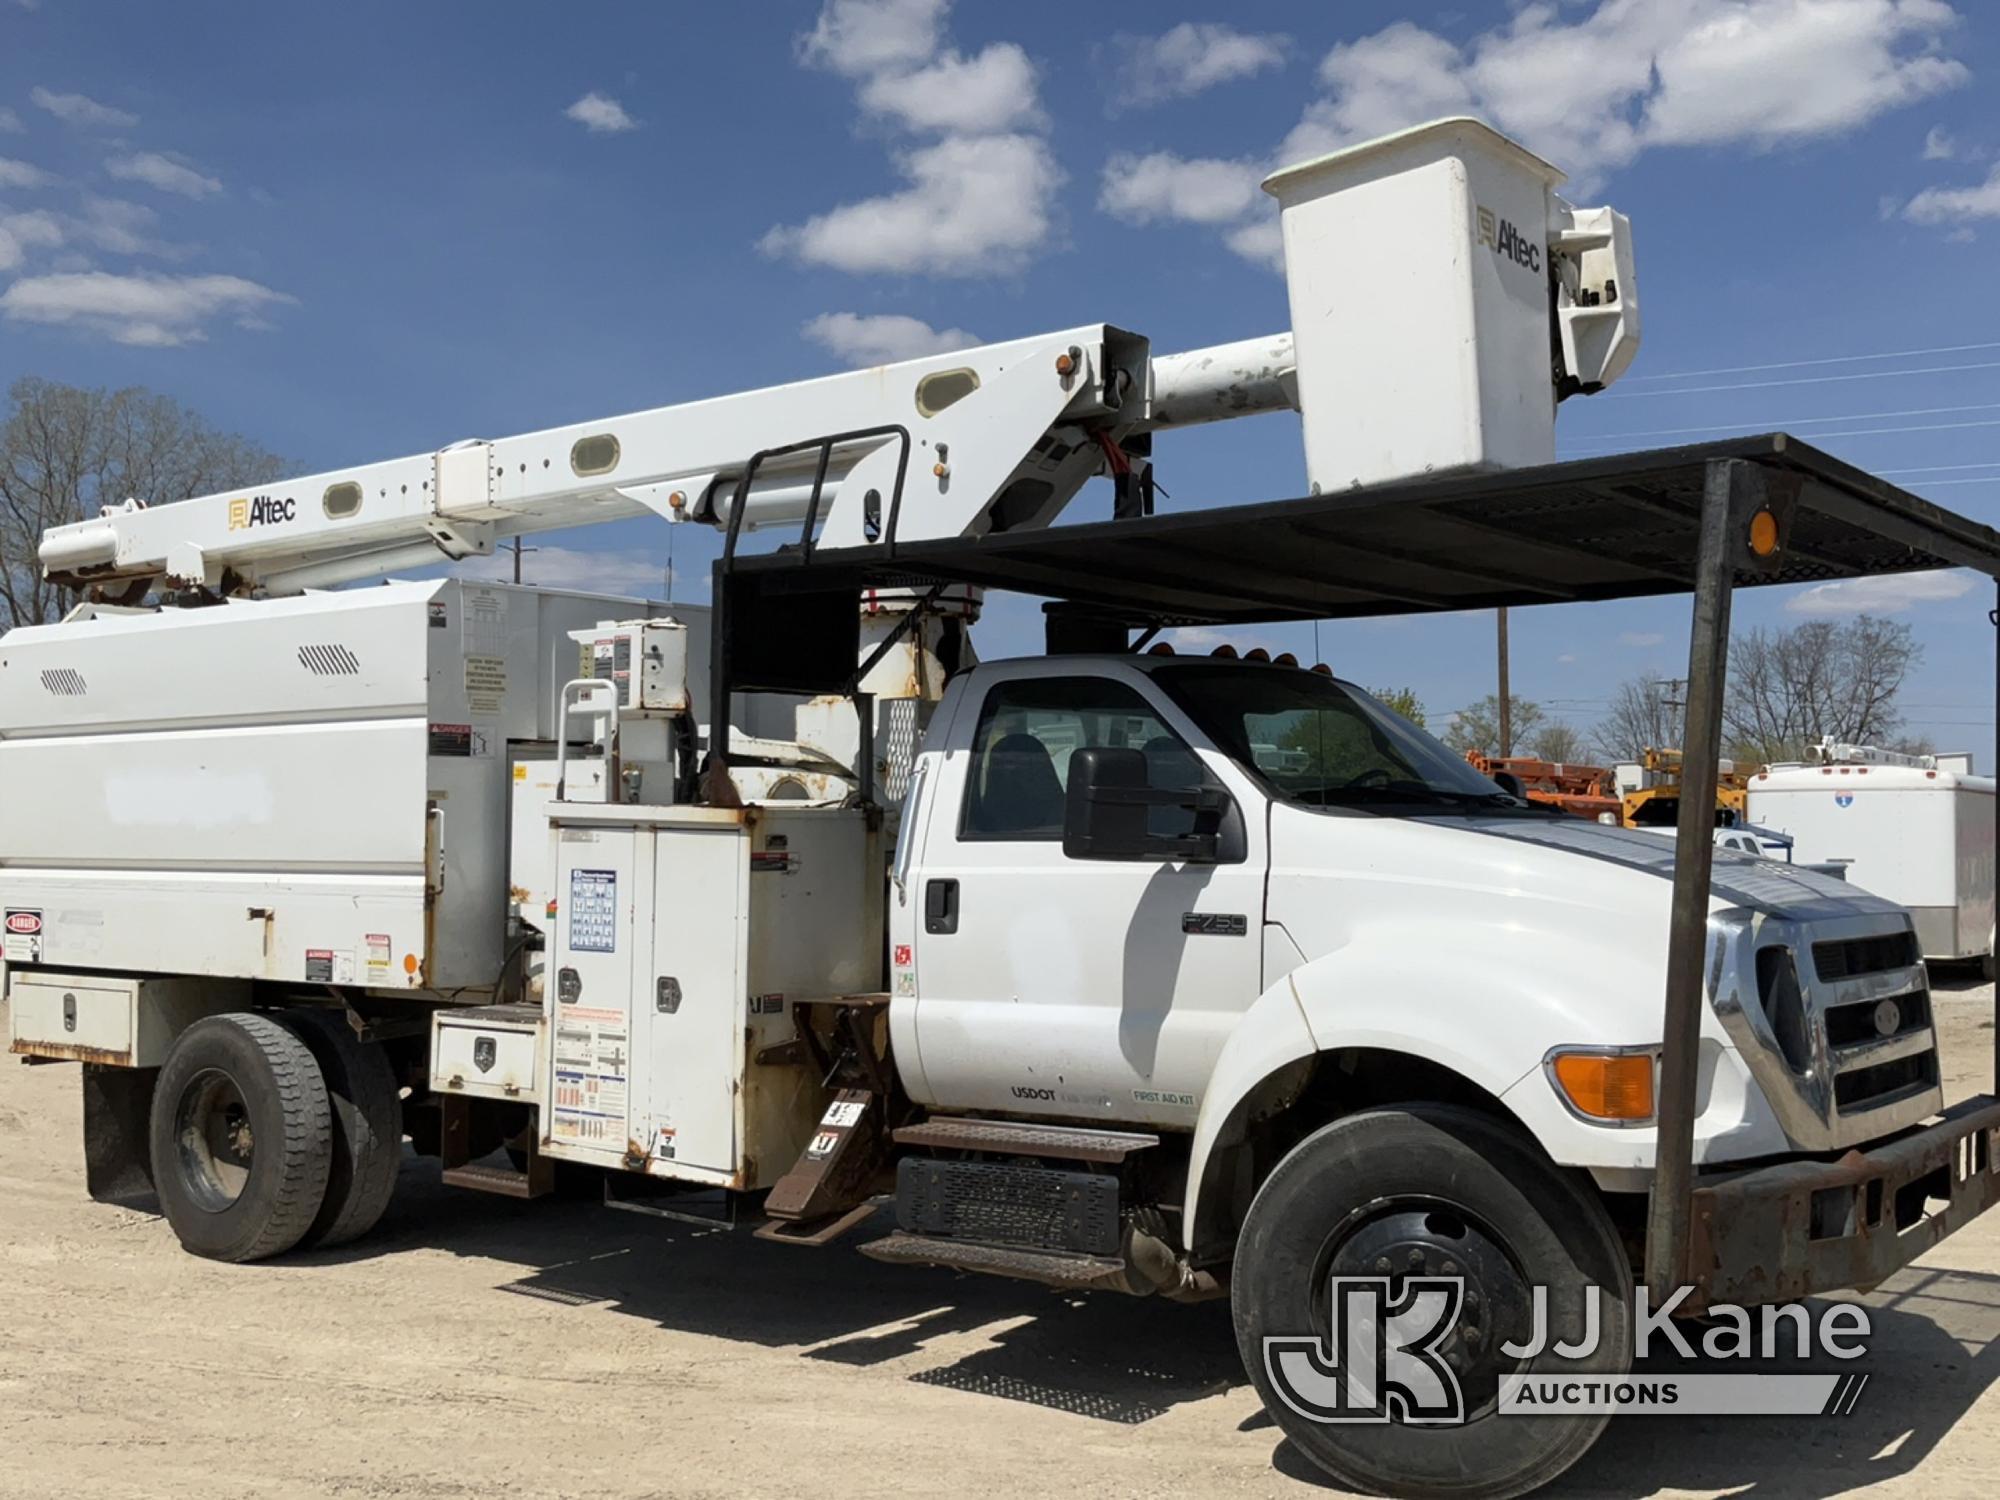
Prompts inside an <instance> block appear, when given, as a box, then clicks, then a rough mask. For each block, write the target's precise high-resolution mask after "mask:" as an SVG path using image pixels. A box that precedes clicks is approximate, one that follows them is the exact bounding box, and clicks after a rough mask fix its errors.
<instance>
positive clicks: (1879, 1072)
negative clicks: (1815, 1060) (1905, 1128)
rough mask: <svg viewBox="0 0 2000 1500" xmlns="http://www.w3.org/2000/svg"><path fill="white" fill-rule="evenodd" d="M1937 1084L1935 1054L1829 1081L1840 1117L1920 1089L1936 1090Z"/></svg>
mask: <svg viewBox="0 0 2000 1500" xmlns="http://www.w3.org/2000/svg"><path fill="white" fill-rule="evenodd" d="M1937 1081H1938V1068H1937V1053H1935V1052H1920V1053H1918V1054H1917V1055H1916V1056H1915V1057H1899V1058H1897V1059H1896V1060H1895V1061H1893V1062H1885V1063H1876V1064H1874V1065H1873V1066H1872V1067H1866V1068H1855V1069H1853V1070H1851V1071H1849V1072H1845V1073H1841V1074H1839V1075H1838V1076H1837V1077H1836V1078H1835V1079H1834V1080H1833V1103H1834V1107H1835V1108H1836V1109H1838V1110H1840V1111H1841V1112H1842V1113H1846V1112H1848V1111H1850V1110H1856V1109H1875V1108H1878V1107H1880V1106H1881V1105H1884V1104H1888V1103H1890V1102H1891V1101H1892V1100H1896V1099H1900V1098H1903V1097H1904V1096H1906V1095H1909V1094H1914V1093H1916V1092H1918V1091H1919V1090H1921V1089H1931V1088H1936V1087H1937Z"/></svg>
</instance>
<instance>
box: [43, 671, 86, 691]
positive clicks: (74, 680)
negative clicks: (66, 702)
mask: <svg viewBox="0 0 2000 1500" xmlns="http://www.w3.org/2000/svg"><path fill="white" fill-rule="evenodd" d="M42 686H43V687H45V688H47V689H48V690H49V691H50V692H52V693H54V694H55V695H56V696H57V697H58V698H81V697H82V696H83V695H84V694H85V693H87V692H89V691H90V689H89V688H88V687H86V686H85V685H84V681H83V673H81V672H79V671H77V669H76V668H75V667H51V668H49V669H48V670H47V671H45V672H43V673H42Z"/></svg>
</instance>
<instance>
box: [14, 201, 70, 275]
mask: <svg viewBox="0 0 2000 1500" xmlns="http://www.w3.org/2000/svg"><path fill="white" fill-rule="evenodd" d="M62 242H63V232H62V226H61V225H60V224H59V223H57V222H56V217H55V215H54V214H48V213H43V212H41V211H40V210H39V209H38V210H36V211H35V212H33V213H25V214H0V271H11V270H13V269H15V268H16V267H17V266H19V265H20V264H21V263H22V262H23V261H25V260H26V259H27V257H28V252H29V251H30V250H48V249H54V248H56V247H57V246H59V245H61V244H62Z"/></svg>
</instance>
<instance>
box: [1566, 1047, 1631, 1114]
mask: <svg viewBox="0 0 2000 1500" xmlns="http://www.w3.org/2000/svg"><path fill="white" fill-rule="evenodd" d="M1549 1071H1550V1072H1551V1073H1552V1074H1553V1075H1554V1076H1555V1081H1556V1087H1557V1088H1559V1089H1561V1090H1562V1091H1563V1096H1564V1097H1565V1098H1567V1099H1568V1100H1569V1102H1570V1103H1571V1104H1572V1105H1573V1106H1574V1107H1575V1108H1576V1111H1577V1113H1578V1114H1582V1115H1588V1116H1589V1117H1590V1118H1591V1119H1593V1120H1650V1119H1652V1117H1653V1054H1652V1053H1650V1052H1563V1053H1559V1054H1558V1055H1557V1056H1556V1058H1555V1061H1554V1062H1553V1063H1552V1064H1551V1066H1550V1069H1549Z"/></svg>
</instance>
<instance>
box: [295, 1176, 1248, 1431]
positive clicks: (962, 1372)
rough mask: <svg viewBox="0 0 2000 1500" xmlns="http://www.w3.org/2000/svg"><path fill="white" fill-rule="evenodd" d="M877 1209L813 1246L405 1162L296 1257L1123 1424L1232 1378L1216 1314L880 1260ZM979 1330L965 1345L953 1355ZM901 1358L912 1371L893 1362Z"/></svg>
mask: <svg viewBox="0 0 2000 1500" xmlns="http://www.w3.org/2000/svg"><path fill="white" fill-rule="evenodd" d="M892 1227H893V1222H892V1216H891V1215H889V1214H888V1213H887V1212H884V1213H882V1214H878V1216H877V1217H876V1218H875V1219H874V1220H873V1221H871V1222H870V1223H868V1224H864V1225H863V1226H862V1227H861V1228H859V1229H858V1230H856V1231H855V1232H854V1233H853V1234H851V1235H850V1236H848V1237H847V1238H846V1239H844V1240H841V1241H839V1242H838V1243H836V1244H833V1245H830V1246H826V1247H824V1248H820V1249H811V1248H806V1247H801V1246H792V1245H779V1244H773V1243H771V1242H769V1241H766V1240H760V1239H757V1238H755V1237H754V1236H752V1235H751V1233H750V1232H749V1230H748V1229H747V1228H739V1229H735V1230H730V1229H725V1228H721V1227H715V1228H709V1227H704V1226H698V1225H693V1224H686V1223H682V1222H679V1221H676V1220H667V1219H659V1218H653V1217H647V1216H643V1215H638V1214H633V1213H627V1212H621V1211H618V1210H614V1209H609V1208H605V1207H603V1206H601V1205H597V1204H593V1203H581V1202H550V1201H543V1202H533V1203H522V1202H517V1201H514V1200H510V1199H506V1198H497V1197H489V1196H486V1195H483V1194H475V1193H464V1192H458V1191H454V1190H451V1189H448V1188H445V1187H444V1186H443V1185H442V1184H441V1183H440V1182H439V1181H438V1178H437V1168H436V1165H435V1163H433V1162H430V1161H426V1160H422V1159H419V1158H416V1157H412V1156H406V1157H405V1159H404V1163H403V1175H402V1179H401V1181H400V1182H399V1183H398V1185H397V1195H396V1199H395V1201H394V1203H393V1204H392V1205H391V1207H390V1210H389V1212H388V1214H387V1215H385V1216H384V1218H383V1221H382V1223H381V1224H380V1225H379V1226H378V1227H377V1228H376V1230H375V1231H374V1233H372V1234H370V1235H369V1236H368V1237H367V1239H365V1240H364V1241H362V1242H360V1243H358V1244H355V1245H353V1246H350V1247H346V1248H344V1249H341V1250H334V1251H326V1252H317V1253H307V1254H304V1255H300V1256H297V1257H294V1258H295V1259H296V1260H297V1261H299V1262H300V1263H302V1264H313V1263H320V1264H335V1263H340V1262H349V1261H360V1260H371V1259H374V1258H376V1257H380V1256H393V1255H396V1254H399V1253H402V1252H405V1251H408V1250H413V1249H418V1248H430V1249H441V1250H447V1251H450V1252H451V1253H452V1254H455V1255H460V1256H465V1257H469V1258H470V1257H479V1258H487V1259H491V1260H496V1261H500V1262H502V1263H505V1264H507V1265H511V1266H517V1267H521V1268H522V1272H521V1274H520V1275H519V1276H517V1277H514V1278H512V1279H507V1280H503V1281H501V1282H500V1283H499V1285H498V1286H497V1287H496V1288H495V1291H496V1293H499V1294H507V1295H514V1296H523V1297H531V1298H535V1299H537V1300H540V1301H544V1302H553V1303H557V1304H561V1305H566V1306H572V1307H608V1308H610V1309H612V1310H615V1311H617V1312H620V1313H624V1314H628V1315H630V1316H633V1317H638V1318H645V1319H648V1320H650V1321H652V1322H655V1323H657V1324H659V1325H660V1326H661V1327H663V1328H671V1329H675V1330H677V1331H680V1332H685V1333H697V1334H706V1335H710V1336H713V1337H716V1338H726V1339H736V1340H742V1341H746V1342H749V1343H753V1344H760V1345H763V1346H765V1347H767V1348H772V1349H795V1350H796V1351H797V1352H798V1354H799V1356H800V1357H801V1358H804V1359H814V1360H823V1361H826V1362H828V1363H832V1364H840V1365H849V1366H854V1367H859V1368H872V1367H880V1366H887V1365H890V1364H893V1363H895V1362H898V1361H903V1362H905V1366H906V1367H905V1368H902V1369H898V1370H894V1371H890V1370H885V1371H884V1372H883V1373H884V1374H886V1375H892V1376H893V1375H897V1374H900V1375H902V1377H903V1378H905V1379H908V1380H911V1381H914V1382H917V1383H919V1384H925V1385H936V1386H943V1387H945V1388H947V1389H952V1390H961V1391H967V1392H970V1393H973V1394H977V1395H983V1396H988V1397H994V1398H998V1399H1002V1400H1009V1401H1020V1402H1027V1403H1030V1404H1033V1405H1037V1406H1046V1407H1050V1408H1053V1409H1056V1410H1060V1411H1066V1412H1071V1413H1075V1414H1079V1415H1083V1416H1089V1417H1094V1418H1096V1419H1098V1420H1101V1421H1107V1422H1114V1423H1120V1424H1125V1425H1131V1424H1135V1423H1141V1422H1147V1421H1150V1420H1152V1419H1153V1418H1154V1417H1157V1416H1160V1415H1162V1414H1163V1413H1164V1412H1166V1411H1168V1410H1169V1409H1171V1408H1172V1407H1174V1406H1175V1405H1177V1404H1179V1403H1181V1402H1184V1401H1190V1400H1196V1399H1199V1398H1201V1397H1205V1396H1210V1395H1214V1394H1216V1393H1217V1392H1219V1391H1223V1390H1226V1389H1228V1388H1229V1387H1231V1386H1234V1385H1240V1384H1243V1383H1244V1377H1243V1373H1242V1366H1241V1364H1240V1362H1239V1361H1238V1359H1237V1357H1236V1345H1235V1341H1234V1338H1233V1336H1232V1334H1231V1331H1230V1322H1229V1307H1228V1304H1227V1303H1226V1302H1223V1301H1216V1302H1210V1303H1204V1304H1197V1305H1191V1306H1177V1305H1173V1304H1166V1303H1160V1302H1156V1301H1153V1300H1152V1299H1140V1298H1134V1297H1122V1296H1117V1295H1102V1296H1080V1295H1077V1294H1074V1293H1066V1292H1060V1291H1057V1290H1054V1289H1052V1288H1046V1287H1041V1286H1038V1285H1036V1284H1034V1283H1032V1282H1025V1281H1003V1280H998V1279H995V1278H991V1277H984V1276H970V1275H960V1274H958V1273H955V1272H951V1271H946V1270H928V1269H915V1268H908V1267H900V1266H887V1265H881V1264H878V1263H877V1262H875V1261H872V1260H869V1259H867V1258H866V1257H864V1256H862V1255H859V1254H857V1253H856V1250H855V1246H857V1245H859V1244H862V1243H865V1242H866V1241H867V1240H868V1239H870V1238H872V1237H874V1236H875V1235H877V1234H880V1233H883V1232H885V1231H887V1230H888V1229H890V1228H892ZM978 1330H984V1333H983V1336H982V1337H981V1338H980V1339H979V1344H980V1347H978V1348H977V1349H974V1350H972V1351H970V1352H964V1353H957V1354H955V1355H954V1353H953V1352H952V1351H955V1350H960V1349H962V1348H963V1345H964V1343H965V1336H967V1335H971V1334H974V1333H975V1331H978ZM909 1366H914V1368H908V1367H909Z"/></svg>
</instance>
